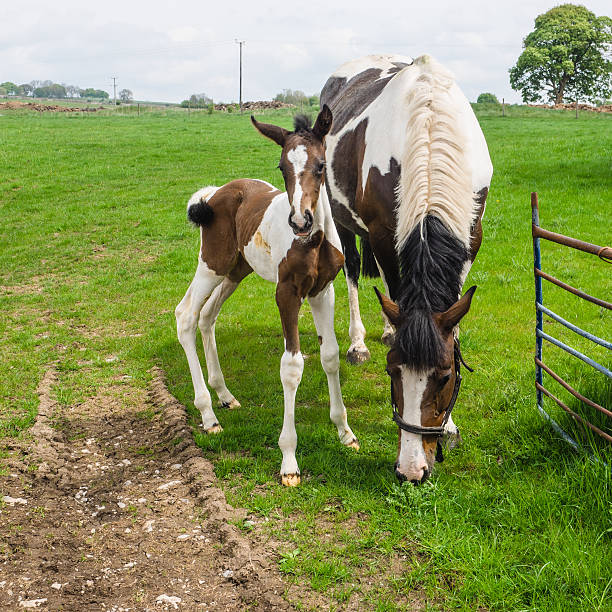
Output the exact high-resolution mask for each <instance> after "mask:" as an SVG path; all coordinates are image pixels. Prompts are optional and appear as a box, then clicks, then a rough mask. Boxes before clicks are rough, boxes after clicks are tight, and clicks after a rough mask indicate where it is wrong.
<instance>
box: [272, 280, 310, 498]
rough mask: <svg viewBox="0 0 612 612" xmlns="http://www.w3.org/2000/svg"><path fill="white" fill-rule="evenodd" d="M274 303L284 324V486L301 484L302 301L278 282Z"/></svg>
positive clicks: (292, 290)
mask: <svg viewBox="0 0 612 612" xmlns="http://www.w3.org/2000/svg"><path fill="white" fill-rule="evenodd" d="M276 303H277V305H278V311H279V313H280V317H281V322H282V324H283V335H284V337H285V352H284V353H283V356H282V358H281V363H280V378H281V382H282V383H283V399H284V416H283V429H282V431H281V434H280V437H279V439H278V446H279V448H280V449H281V452H282V453H283V462H282V464H281V482H282V484H284V485H285V486H287V487H295V486H297V485H299V484H300V468H299V467H298V464H297V459H296V458H295V449H296V447H297V433H296V431H295V394H296V392H297V388H298V386H299V384H300V382H301V380H302V372H303V371H304V358H303V357H302V353H301V352H300V338H299V335H298V313H299V311H300V306H301V305H302V300H301V298H299V297H298V296H297V295H296V292H295V288H294V287H293V286H291V285H285V284H283V283H279V284H278V285H277V286H276Z"/></svg>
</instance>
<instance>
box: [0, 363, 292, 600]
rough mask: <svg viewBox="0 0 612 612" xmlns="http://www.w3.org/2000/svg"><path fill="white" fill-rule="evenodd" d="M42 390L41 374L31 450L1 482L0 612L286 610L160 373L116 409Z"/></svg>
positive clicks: (109, 396)
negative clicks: (32, 611) (61, 400)
mask: <svg viewBox="0 0 612 612" xmlns="http://www.w3.org/2000/svg"><path fill="white" fill-rule="evenodd" d="M55 382H56V374H55V373H54V371H53V370H49V371H48V372H47V374H46V375H45V376H44V378H43V379H42V381H41V383H40V385H39V388H38V393H39V397H40V404H39V412H38V417H37V419H36V423H35V424H34V426H33V427H32V429H31V434H32V440H31V444H29V446H27V447H25V446H23V443H21V444H22V448H17V447H16V445H15V443H14V442H12V443H11V444H13V446H14V448H13V449H12V450H13V451H20V452H21V453H22V458H20V459H13V461H12V463H11V462H9V466H10V467H9V469H10V474H9V475H7V476H0V487H1V491H2V493H1V495H0V498H4V499H5V501H4V503H2V504H0V608H1V609H7V610H10V609H15V610H19V609H23V608H37V609H45V610H109V611H110V610H113V611H117V612H119V611H120V610H128V609H129V610H147V609H154V610H163V609H168V610H172V609H180V610H244V609H247V608H248V609H256V610H282V609H289V608H290V606H289V604H288V603H287V601H286V600H285V599H284V598H283V593H284V592H285V590H286V586H285V585H284V584H283V582H282V580H281V577H280V575H279V573H278V571H277V569H276V567H275V564H274V563H273V562H272V561H271V560H270V555H269V551H268V550H264V549H263V548H257V547H256V546H255V545H253V544H252V543H251V542H250V541H249V540H248V539H247V538H246V537H245V536H244V535H243V534H242V533H241V532H240V530H239V529H238V527H236V526H235V525H234V524H233V523H239V522H240V521H242V520H243V519H244V518H245V515H246V513H245V511H241V510H237V509H234V508H232V507H231V506H229V505H228V504H227V502H226V499H225V496H224V494H223V492H222V491H221V490H220V489H219V488H218V487H217V486H216V478H215V475H214V471H213V467H212V465H211V464H210V462H209V461H207V460H206V459H204V458H203V457H202V456H201V452H200V450H199V449H198V447H197V446H196V445H195V443H194V441H193V437H192V434H191V430H190V428H189V425H188V423H187V420H186V416H185V409H184V407H183V406H182V405H181V404H180V403H179V402H178V401H177V400H176V399H175V398H174V397H173V396H172V395H171V394H170V393H169V392H168V390H167V388H166V386H165V383H164V379H163V373H162V372H161V371H160V370H157V369H156V370H154V372H153V380H152V382H151V384H150V385H149V389H148V391H147V393H145V392H144V391H140V390H138V389H134V388H133V387H129V388H128V391H129V394H130V400H131V401H128V402H122V393H125V392H126V389H125V386H118V387H117V388H104V389H101V390H100V391H99V392H98V394H97V395H96V397H93V398H88V399H87V400H85V401H84V402H83V403H81V404H76V405H73V406H68V407H66V406H60V405H59V404H58V403H57V402H56V401H55V400H53V399H52V395H51V390H52V387H53V385H54V384H55ZM134 396H136V399H137V401H136V402H134V401H133V399H134ZM18 444H19V443H17V446H18Z"/></svg>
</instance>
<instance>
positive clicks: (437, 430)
mask: <svg viewBox="0 0 612 612" xmlns="http://www.w3.org/2000/svg"><path fill="white" fill-rule="evenodd" d="M462 363H463V365H464V366H465V367H466V368H467V369H468V370H469V371H470V372H473V371H474V370H472V368H470V367H469V366H467V365H466V364H465V362H464V361H463V357H462V356H461V349H460V348H459V340H458V339H457V338H455V387H454V388H453V395H452V396H451V399H450V402H449V403H448V406H447V407H446V410H445V411H444V419H443V420H442V425H440V426H439V427H425V426H423V425H410V424H409V423H406V421H404V419H403V418H402V417H401V416H400V413H399V412H398V411H397V404H396V403H395V398H394V397H393V381H391V404H392V406H393V420H394V421H395V422H396V423H397V426H398V427H399V428H400V429H402V430H404V431H407V432H408V433H413V434H418V435H421V436H437V437H438V450H437V456H436V461H438V457H441V456H442V448H441V445H440V440H439V438H440V437H441V436H442V435H444V428H445V427H446V424H447V423H448V419H449V418H450V415H451V412H452V410H453V408H454V407H455V403H456V401H457V396H458V395H459V389H460V387H461V364H462ZM440 461H441V459H440Z"/></svg>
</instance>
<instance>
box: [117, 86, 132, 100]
mask: <svg viewBox="0 0 612 612" xmlns="http://www.w3.org/2000/svg"><path fill="white" fill-rule="evenodd" d="M119 99H120V100H121V101H122V102H131V101H132V100H133V99H134V94H133V93H132V91H131V90H129V89H122V90H121V91H120V92H119Z"/></svg>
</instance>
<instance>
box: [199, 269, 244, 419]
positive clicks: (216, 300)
mask: <svg viewBox="0 0 612 612" xmlns="http://www.w3.org/2000/svg"><path fill="white" fill-rule="evenodd" d="M237 286H238V283H236V282H234V281H231V280H230V279H229V278H225V279H223V282H222V283H221V284H220V285H219V286H218V287H217V288H216V289H215V290H214V292H213V294H212V295H211V296H210V298H209V299H208V301H207V302H206V304H205V306H204V308H202V312H201V313H200V331H201V332H202V342H203V344H204V356H205V358H206V369H207V370H208V384H209V385H210V386H211V387H212V388H213V389H214V391H215V393H216V394H217V397H218V398H219V403H220V404H221V405H222V406H225V407H226V408H238V407H240V403H239V402H238V400H237V399H236V398H235V397H234V396H233V395H232V394H231V393H230V392H229V390H228V388H227V387H226V386H225V379H224V378H223V372H222V371H221V366H220V365H219V355H218V354H217V343H216V341H215V322H216V320H217V317H218V316H219V311H220V310H221V306H223V303H224V302H225V300H227V298H228V297H229V296H230V295H232V293H234V291H235V289H236V287H237Z"/></svg>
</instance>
